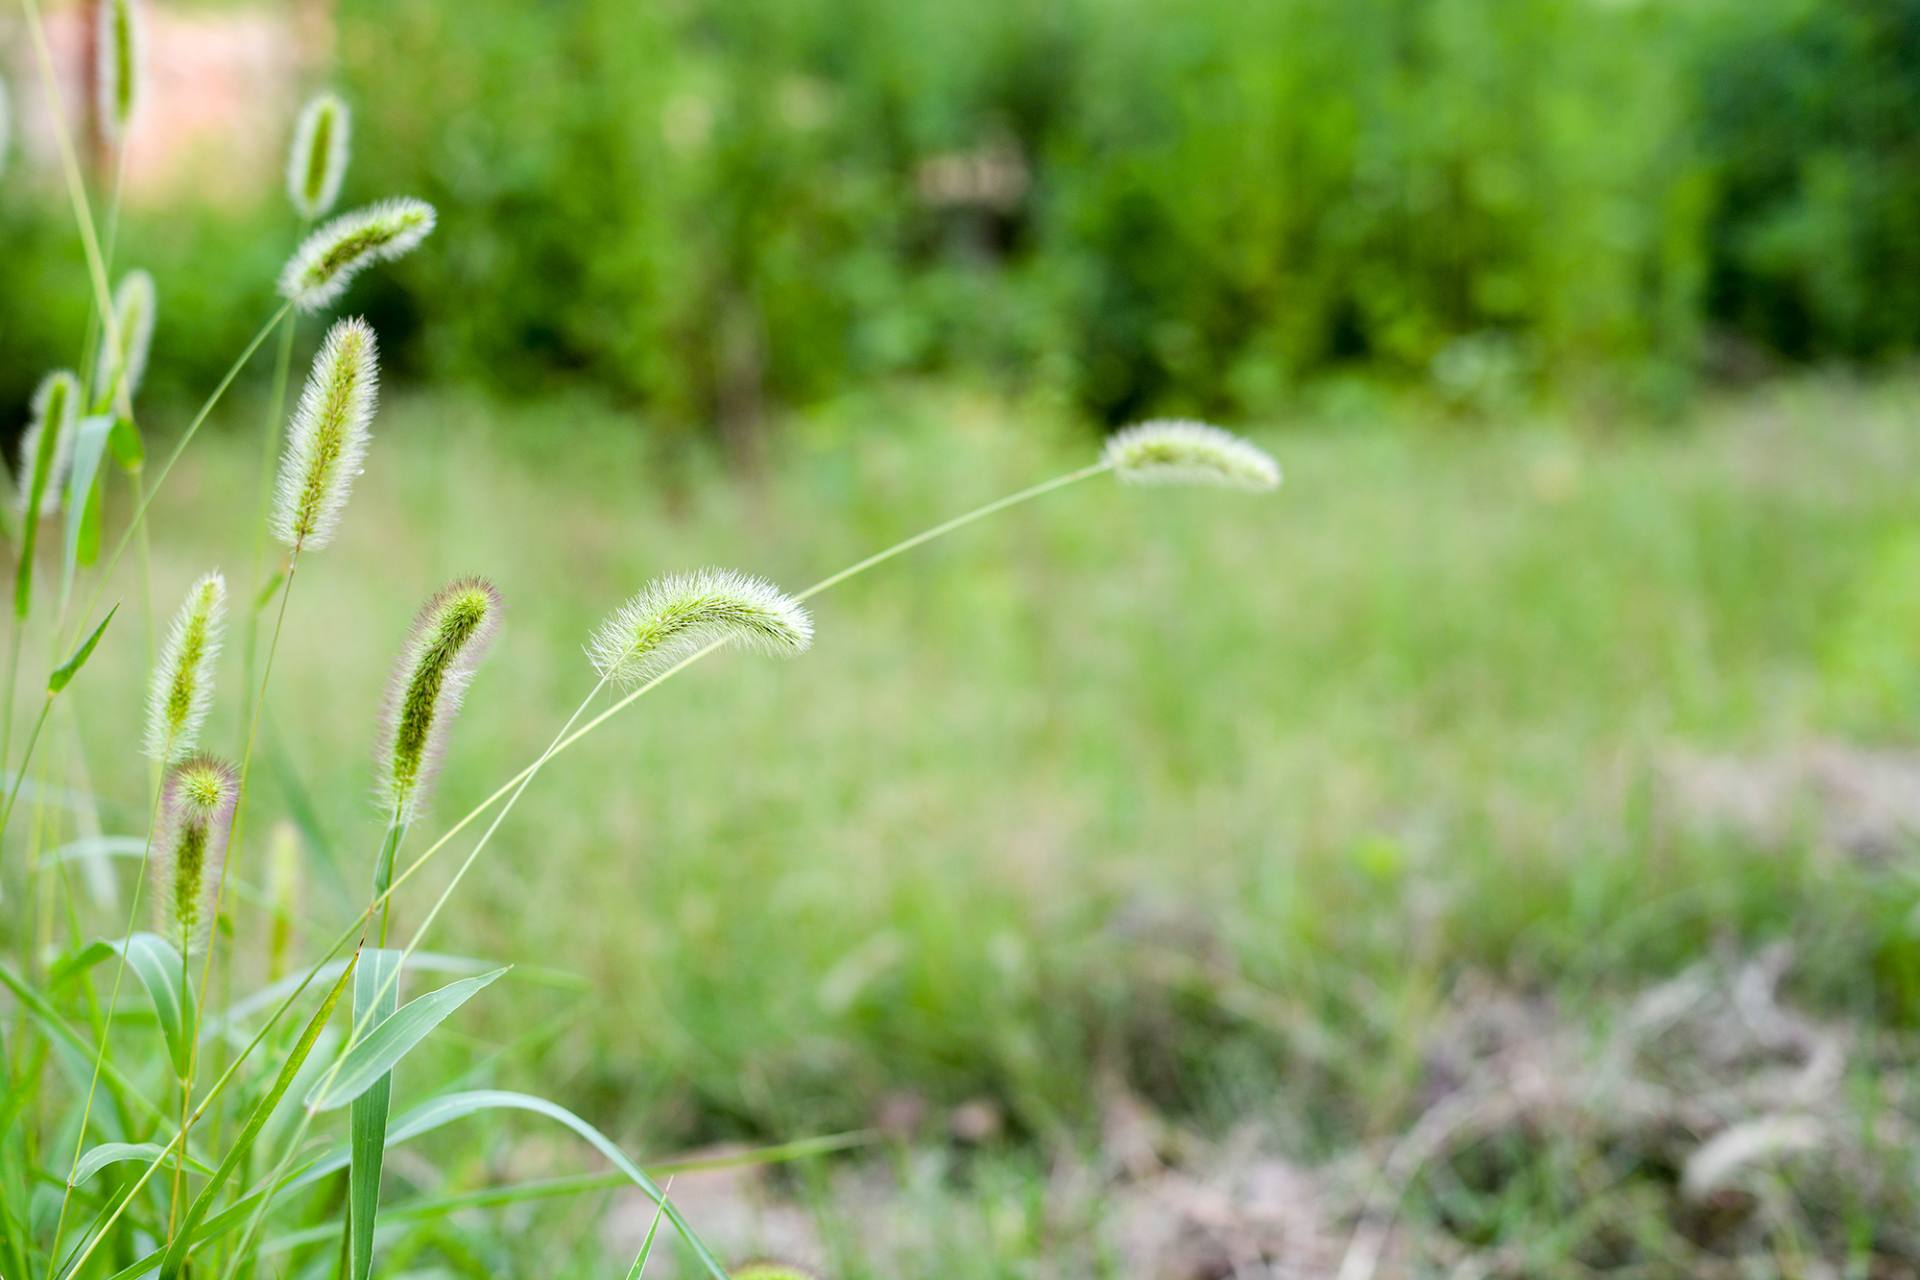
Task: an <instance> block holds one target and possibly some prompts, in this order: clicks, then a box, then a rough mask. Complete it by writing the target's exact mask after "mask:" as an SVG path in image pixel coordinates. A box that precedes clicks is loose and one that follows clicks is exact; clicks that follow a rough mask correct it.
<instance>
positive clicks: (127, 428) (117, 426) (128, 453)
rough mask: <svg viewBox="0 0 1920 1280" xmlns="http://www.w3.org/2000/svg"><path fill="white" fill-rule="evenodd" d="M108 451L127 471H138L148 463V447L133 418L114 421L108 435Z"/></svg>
mask: <svg viewBox="0 0 1920 1280" xmlns="http://www.w3.org/2000/svg"><path fill="white" fill-rule="evenodd" d="M107 451H108V452H110V453H111V454H113V460H114V461H115V462H117V463H119V464H120V467H121V469H122V470H125V471H138V470H140V468H141V467H142V466H144V465H145V464H146V461H147V446H146V444H145V443H144V442H143V441H142V440H141V438H140V428H139V427H137V426H135V425H134V424H133V420H132V419H131V418H115V419H114V420H113V430H111V431H109V432H108V433H107Z"/></svg>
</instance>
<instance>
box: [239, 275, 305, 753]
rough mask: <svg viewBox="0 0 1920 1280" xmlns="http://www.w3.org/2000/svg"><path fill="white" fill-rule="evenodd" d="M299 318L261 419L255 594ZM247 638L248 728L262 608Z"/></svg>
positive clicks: (283, 339)
mask: <svg viewBox="0 0 1920 1280" xmlns="http://www.w3.org/2000/svg"><path fill="white" fill-rule="evenodd" d="M299 327H300V323H299V318H298V317H297V316H295V315H293V314H292V313H290V312H289V313H288V314H287V315H285V316H284V317H283V318H282V319H281V321H280V344H279V347H278V348H277V349H276V350H275V352H274V357H273V384H272V388H271V390H270V391H269V392H268V394H267V409H266V413H265V414H264V415H263V416H262V418H261V422H260V472H259V480H258V482H257V488H258V491H259V498H258V501H257V503H256V506H257V507H258V512H257V515H256V517H255V519H254V522H253V575H252V577H251V579H250V581H251V582H253V583H254V586H253V588H252V590H253V594H254V596H257V595H258V594H259V593H260V592H262V591H264V590H266V565H267V541H268V538H267V517H268V514H269V513H270V512H271V511H272V509H273V474H274V460H275V458H276V457H277V456H278V450H277V449H275V447H274V445H275V442H276V439H277V436H278V433H279V430H280V422H281V415H282V414H283V413H284V412H285V411H286V403H287V378H288V375H289V373H290V372H291V370H292V366H293V339H294V334H295V332H296V331H297V330H298V329H299ZM245 621H246V631H245V640H244V641H243V642H242V653H241V659H240V683H241V688H240V726H241V729H242V731H244V730H245V728H246V725H247V721H248V718H249V717H250V716H251V714H252V711H253V664H254V656H255V653H254V650H255V645H256V644H257V643H258V640H259V634H260V618H259V614H258V610H256V609H253V608H249V609H248V610H247V616H246V619H245Z"/></svg>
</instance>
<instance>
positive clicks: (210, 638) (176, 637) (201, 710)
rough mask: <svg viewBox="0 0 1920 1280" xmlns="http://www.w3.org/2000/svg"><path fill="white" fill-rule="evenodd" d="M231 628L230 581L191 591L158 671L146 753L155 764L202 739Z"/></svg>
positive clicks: (215, 580) (210, 580)
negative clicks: (216, 668)
mask: <svg viewBox="0 0 1920 1280" xmlns="http://www.w3.org/2000/svg"><path fill="white" fill-rule="evenodd" d="M226 623H227V580H226V579H225V578H223V577H221V576H220V573H219V571H218V570H216V571H214V572H212V573H209V574H207V575H206V576H204V577H202V578H200V579H199V580H198V581H196V582H195V583H194V584H193V585H192V586H191V587H189V588H187V598H186V599H185V600H183V601H181V602H180V608H179V610H178V611H177V612H176V613H175V614H174V615H173V625H172V626H171V627H169V628H168V629H167V639H166V643H165V644H163V645H162V646H161V648H160V661H159V663H158V664H157V665H155V667H154V669H153V683H152V685H151V687H149V689H148V690H147V740H146V751H147V754H148V755H149V756H152V757H153V758H154V759H155V760H159V761H161V762H163V763H168V762H171V761H173V760H177V759H179V758H180V757H181V756H182V755H184V754H186V753H187V752H189V751H191V750H193V746H194V743H196V742H197V741H198V740H199V738H200V727H201V726H202V725H203V724H205V723H206V719H207V709H208V708H209V707H211V706H212V705H213V672H214V666H215V663H216V662H217V660H218V659H219V657H220V642H221V640H222V639H223V638H224V636H225V633H226Z"/></svg>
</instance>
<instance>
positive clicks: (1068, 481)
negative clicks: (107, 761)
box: [66, 462, 1111, 1275]
mask: <svg viewBox="0 0 1920 1280" xmlns="http://www.w3.org/2000/svg"><path fill="white" fill-rule="evenodd" d="M1110 469H1111V467H1110V465H1109V464H1107V463H1104V462H1103V463H1096V464H1094V465H1092V466H1088V467H1082V468H1080V469H1079V470H1077V471H1072V472H1068V473H1067V474H1066V475H1063V476H1056V477H1054V478H1053V479H1051V480H1047V481H1043V482H1042V483H1040V484H1037V485H1033V486H1031V487H1029V488H1026V489H1022V490H1020V491H1019V492H1018V493H1015V494H1010V495H1008V496H1007V497H1004V498H1000V499H997V500H996V501H993V502H990V503H987V504H986V505H985V506H982V507H976V508H975V509H973V510H972V511H969V512H966V513H965V514H963V515H959V516H955V517H954V518H953V519H951V520H947V521H944V522H942V523H940V524H938V525H935V526H934V527H933V528H931V529H928V530H926V531H924V532H922V533H919V534H915V535H914V536H913V537H911V538H907V539H905V540H903V541H901V542H897V543H895V544H894V545H893V546H891V547H888V548H886V549H885V550H883V551H879V552H876V553H875V554H873V555H871V556H868V557H867V558H866V559H864V560H861V561H858V562H857V563H855V564H853V565H849V566H848V567H847V568H846V569H843V570H841V571H840V572H838V573H835V574H831V575H829V576H828V577H825V578H822V579H821V580H820V581H819V582H816V583H814V584H813V585H812V586H810V587H808V588H807V589H806V590H805V591H803V592H801V593H800V598H801V599H807V598H810V597H812V596H815V595H819V594H820V593H821V592H824V591H827V590H830V589H831V588H833V587H836V586H838V585H840V584H841V583H843V582H845V581H846V580H847V579H849V578H852V577H854V576H856V575H857V574H860V573H864V572H865V571H866V570H868V569H871V568H873V567H875V566H876V565H880V564H883V563H885V562H886V561H888V560H891V559H893V558H894V557H895V556H897V555H899V554H901V553H902V552H905V551H908V550H911V549H912V548H914V547H918V546H921V545H923V544H925V543H927V542H929V541H931V540H933V539H934V538H937V537H940V536H942V535H944V534H947V533H952V532H954V531H955V530H958V529H961V528H964V527H966V526H967V525H970V524H972V523H974V522H975V521H977V520H980V519H982V518H984V517H986V516H989V515H992V514H993V513H995V512H998V511H1004V510H1006V509H1007V508H1008V507H1012V506H1016V505H1018V504H1020V503H1022V502H1027V501H1030V500H1032V499H1034V498H1038V497H1041V496H1042V495H1044V494H1048V493H1052V492H1054V491H1055V490H1057V489H1063V488H1066V487H1067V486H1069V485H1072V484H1076V483H1078V482H1079V481H1082V480H1086V479H1089V478H1091V477H1093V476H1096V475H1100V474H1102V473H1103V472H1105V471H1108V470H1110ZM725 643H726V642H725V641H716V642H715V643H713V644H710V645H708V646H706V647H705V648H703V649H699V650H696V651H695V652H693V653H691V654H689V655H687V656H686V657H685V658H682V659H681V660H680V661H679V662H677V663H675V664H674V665H673V666H671V667H668V668H667V669H666V670H664V671H662V672H661V673H660V674H659V675H657V676H655V677H653V678H652V679H651V680H649V681H647V682H646V683H644V684H642V685H640V686H639V687H638V688H636V689H634V690H633V691H632V692H630V693H628V694H627V695H626V696H624V697H623V698H621V699H620V700H619V701H618V702H616V703H614V704H613V706H611V707H609V708H608V709H607V710H605V711H603V712H601V713H600V714H599V715H597V716H595V717H594V718H593V719H591V720H589V721H588V722H587V723H586V724H584V725H581V726H580V727H579V728H577V729H573V730H571V731H568V730H567V728H566V727H565V726H563V727H562V729H561V731H560V733H559V734H558V735H556V736H555V738H554V740H553V741H552V742H551V743H550V744H549V745H548V747H547V749H546V750H544V751H542V752H541V753H540V755H539V756H538V757H537V758H536V759H535V760H534V761H533V763H531V764H529V765H528V766H527V767H526V768H524V769H522V770H521V771H520V772H519V773H517V774H515V775H514V776H513V777H511V778H509V779H508V780H507V781H506V782H505V783H503V784H501V786H500V787H499V788H498V789H497V790H496V791H495V792H494V793H493V794H492V795H490V796H488V797H487V798H486V799H484V800H482V801H481V802H480V803H479V804H478V805H476V806H474V807H473V808H472V809H471V810H469V811H468V812H467V814H466V815H465V816H464V817H462V818H461V819H460V820H459V821H458V822H456V823H455V824H454V825H453V826H452V827H450V828H449V829H448V830H447V831H446V832H445V833H443V834H442V835H441V836H440V838H439V839H437V840H435V841H434V842H433V844H432V845H430V846H429V847H428V848H427V850H426V851H425V852H423V853H422V854H420V856H419V857H417V858H415V859H414V860H413V861H412V862H411V863H409V864H408V866H407V869H406V870H405V871H403V872H401V873H400V874H399V875H398V876H396V877H394V880H393V883H392V884H391V885H389V886H388V887H387V889H386V892H384V893H381V894H379V895H377V896H376V897H375V898H374V899H373V901H371V902H369V903H368V904H367V906H366V908H365V909H364V910H363V911H361V912H360V914H359V915H358V916H357V917H355V919H354V920H353V921H352V922H351V923H350V924H349V925H348V926H347V928H346V929H345V930H344V931H343V932H342V933H341V934H340V935H339V936H338V937H337V938H335V939H334V941H333V943H332V944H331V945H330V946H328V947H327V949H326V951H325V952H324V954H322V955H321V957H320V959H319V960H317V961H316V962H315V963H314V964H313V965H312V966H311V967H310V968H309V969H308V970H307V972H306V974H305V975H304V976H303V977H302V978H301V980H300V981H299V983H298V984H296V985H295V987H294V989H293V990H292V991H290V992H289V993H288V994H287V995H286V996H285V997H284V998H283V999H282V1000H281V1001H280V1003H279V1004H278V1005H276V1006H275V1007H274V1009H273V1012H272V1013H270V1014H269V1015H268V1016H267V1018H266V1020H265V1021H264V1022H263V1023H262V1024H261V1026H260V1029H259V1030H258V1031H257V1032H255V1033H254V1035H253V1037H252V1038H251V1039H250V1040H248V1042H247V1044H246V1045H245V1047H243V1048H242V1049H241V1050H240V1052H239V1053H238V1054H237V1055H235V1057H234V1059H233V1061H232V1062H230V1063H228V1064H227V1067H226V1069H225V1070H224V1071H223V1072H222V1073H221V1075H220V1077H219V1078H218V1079H217V1080H215V1081H214V1083H213V1085H212V1086H211V1087H210V1088H209V1089H208V1090H207V1092H206V1096H204V1097H203V1098H202V1099H201V1100H200V1104H199V1105H198V1106H197V1107H195V1108H194V1109H193V1111H192V1112H191V1113H190V1117H189V1119H190V1121H193V1122H197V1121H198V1119H199V1117H200V1116H201V1115H202V1114H204V1113H205V1111H206V1110H207V1108H209V1107H210V1106H212V1105H213V1103H214V1101H215V1099H217V1098H218V1097H219V1096H220V1095H221V1094H222V1093H223V1092H224V1090H225V1088H226V1086H227V1085H228V1083H230V1082H231V1081H232V1079H233V1078H234V1076H235V1075H236V1074H237V1073H238V1072H239V1069H240V1067H241V1065H242V1064H243V1063H245V1062H246V1060H247V1059H248V1057H249V1056H251V1054H252V1053H253V1051H254V1050H255V1049H256V1048H258V1047H259V1046H260V1044H261V1043H262V1042H263V1041H264V1040H265V1039H266V1037H267V1035H268V1034H269V1033H270V1032H271V1031H272V1029H273V1028H274V1026H276V1025H277V1024H278V1023H279V1021H280V1019H281V1018H283V1017H285V1016H286V1013H287V1011H288V1010H289V1009H291V1008H292V1007H293V1005H294V1003H295V1002H296V1001H298V1000H299V998H300V997H301V995H303V994H304V993H305V992H306V990H307V988H308V987H309V986H311V985H312V984H313V980H314V979H315V978H316V977H317V976H319V973H320V971H321V970H322V969H323V968H324V967H325V966H326V964H327V963H328V961H330V960H332V959H333V957H334V955H335V954H336V953H338V952H339V950H340V948H341V947H343V946H345V945H346V944H347V943H348V942H350V941H351V940H352V939H353V938H354V937H355V936H356V935H358V936H360V937H362V938H364V937H365V929H366V926H367V924H368V922H369V921H371V920H372V918H373V916H374V913H375V912H376V911H378V910H379V909H380V908H381V907H383V906H384V905H385V903H386V902H387V900H388V899H389V898H391V897H392V896H393V895H394V894H395V893H397V892H399V890H400V888H401V886H402V885H404V884H406V882H407V881H408V880H409V879H411V878H412V877H413V875H414V874H415V873H416V872H418V871H419V870H420V869H421V868H422V867H423V866H425V865H426V863H427V862H428V860H429V859H431V858H432V857H433V856H434V855H435V854H436V853H438V852H439V851H440V850H441V849H442V848H444V847H445V846H446V845H447V844H448V843H449V842H450V841H451V840H452V839H453V837H454V836H456V835H458V834H459V833H460V831H462V830H463V829H464V828H465V827H466V826H467V825H468V824H470V823H471V822H473V820H474V819H476V818H478V817H479V816H480V815H481V814H482V813H485V812H486V811H487V810H488V809H490V808H492V807H493V806H494V805H495V804H496V803H498V802H499V801H500V800H502V799H503V798H506V797H508V796H509V795H511V796H512V797H513V798H514V799H516V800H517V799H518V796H519V794H520V793H521V792H523V791H525V790H526V787H527V785H528V784H530V783H531V782H532V781H533V779H534V777H535V776H536V775H537V774H538V773H539V772H540V770H541V769H542V768H543V767H544V766H545V765H546V764H547V763H548V762H549V761H550V760H552V759H553V757H554V756H556V755H558V754H560V752H562V751H564V750H566V749H567V748H568V747H570V746H572V745H573V744H574V743H576V742H578V741H579V740H580V739H581V738H584V737H585V736H586V735H587V734H589V733H591V732H592V731H593V730H594V729H596V728H598V727H599V726H600V725H602V724H604V723H606V721H607V720H609V719H610V718H612V717H613V716H614V715H615V714H616V713H618V712H619V711H621V710H622V709H624V708H626V707H628V706H631V705H632V704H633V703H634V702H636V701H638V700H639V699H640V698H641V697H644V696H645V695H646V694H648V693H650V692H652V691H653V690H654V689H657V688H659V687H660V686H661V685H662V684H664V683H665V682H666V681H668V680H670V679H672V678H673V677H674V676H676V675H678V674H679V673H680V672H682V671H684V670H686V669H687V668H688V667H690V666H692V665H693V664H694V663H696V662H698V661H700V660H701V659H702V658H704V657H706V656H707V655H709V654H711V653H713V652H715V651H716V650H718V649H720V648H722V647H724V646H725ZM595 693H596V694H597V693H598V688H597V687H596V690H595ZM591 701H592V698H591V697H589V698H588V699H587V700H585V701H583V702H582V703H581V705H580V707H579V708H576V710H575V712H574V715H573V716H572V717H571V718H569V720H568V722H567V723H568V724H572V723H573V722H574V720H576V719H578V717H579V716H580V715H581V714H583V713H584V711H585V708H586V707H587V706H588V705H589V704H590V703H591ZM504 816H505V815H504V813H503V814H502V815H500V818H497V819H496V821H495V822H494V824H493V826H492V827H490V828H489V831H488V835H487V836H485V837H482V839H481V841H480V842H479V845H480V847H484V846H485V844H486V840H487V839H488V838H489V837H490V836H491V833H492V831H493V830H496V829H497V828H498V826H499V821H500V820H501V819H503V818H504ZM478 853H479V848H476V849H475V850H473V851H472V853H470V854H469V856H468V864H469V865H470V864H471V862H472V859H473V858H474V857H476V856H478ZM445 898H446V895H445V894H444V893H443V894H442V895H441V898H440V900H439V901H437V902H436V903H435V905H434V908H433V913H430V914H429V916H428V918H427V921H426V923H431V920H432V915H433V914H434V913H437V912H438V911H439V909H440V907H441V905H443V904H444V902H445ZM426 923H423V925H422V927H421V928H420V929H419V930H417V931H416V933H415V937H414V939H413V942H412V943H411V944H410V945H409V947H408V952H409V953H410V952H411V951H412V950H413V949H414V948H416V947H417V946H418V945H419V943H420V940H421V937H422V936H423V935H424V933H425V929H426ZM401 968H402V966H399V965H396V966H394V977H395V978H397V977H398V974H399V973H400V971H401ZM392 980H393V979H389V981H392ZM365 1030H366V1028H365V1027H364V1026H361V1025H358V1023H356V1025H355V1026H354V1028H353V1031H352V1032H351V1033H350V1034H349V1036H348V1040H347V1043H348V1044H351V1043H353V1042H354V1040H355V1038H356V1037H358V1036H360V1035H362V1034H364V1033H365ZM343 1052H344V1050H343ZM338 1063H339V1060H338V1059H337V1058H336V1061H335V1065H334V1070H335V1071H337V1070H338ZM184 1137H185V1134H184V1132H183V1133H180V1134H176V1135H174V1137H173V1139H172V1140H171V1141H169V1142H168V1143H166V1144H164V1145H163V1146H162V1148H161V1150H160V1153H159V1154H158V1155H156V1156H155V1157H154V1158H153V1160H152V1161H151V1162H150V1163H149V1164H148V1165H147V1167H146V1169H145V1170H144V1171H143V1172H142V1173H141V1175H140V1176H139V1177H138V1178H136V1179H135V1180H134V1182H133V1183H132V1185H131V1186H130V1187H129V1188H128V1189H127V1191H126V1192H125V1193H124V1194H123V1195H122V1197H121V1199H120V1201H119V1203H118V1204H116V1205H115V1206H114V1208H113V1210H112V1211H111V1212H110V1213H108V1214H107V1216H106V1218H105V1220H104V1221H102V1222H101V1224H100V1225H99V1226H98V1227H96V1228H95V1229H94V1231H93V1234H92V1235H91V1236H89V1237H88V1239H87V1243H86V1245H85V1246H84V1247H83V1248H81V1249H79V1250H78V1251H77V1252H76V1255H75V1258H74V1261H73V1262H72V1263H71V1264H70V1265H69V1266H68V1268H67V1271H66V1274H67V1275H75V1274H78V1272H79V1269H80V1267H81V1266H82V1265H83V1264H84V1263H85V1262H86V1260H87V1259H88V1258H89V1257H91V1256H92V1255H93V1253H94V1251H95V1250H96V1249H98V1248H99V1247H100V1244H101V1242H102V1241H103V1240H105V1239H106V1236H107V1233H108V1232H109V1231H110V1230H111V1229H112V1228H113V1225H114V1223H116V1222H118V1221H119V1219H120V1216H121V1215H122V1214H123V1213H125V1212H126V1209H127V1206H128V1205H130V1204H131V1203H132V1202H133V1199H134V1197H135V1196H137V1195H138V1194H139V1193H140V1190H141V1189H142V1188H143V1187H144V1186H145V1185H146V1184H147V1182H148V1181H149V1180H150V1179H151V1178H152V1177H153V1174H154V1172H155V1171H156V1170H157V1169H159V1167H160V1166H161V1164H162V1163H164V1162H165V1161H166V1160H167V1159H168V1157H169V1156H170V1155H171V1154H172V1152H173V1144H174V1143H176V1142H181V1143H182V1145H183V1146H184V1142H182V1140H183V1138H184ZM272 1185H273V1184H272V1183H269V1186H272ZM257 1221H258V1219H257V1218H256V1219H255V1222H256V1224H257ZM244 1252H245V1251H244V1250H238V1251H236V1254H235V1256H236V1257H242V1256H244Z"/></svg>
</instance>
